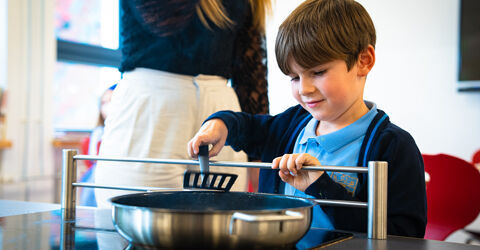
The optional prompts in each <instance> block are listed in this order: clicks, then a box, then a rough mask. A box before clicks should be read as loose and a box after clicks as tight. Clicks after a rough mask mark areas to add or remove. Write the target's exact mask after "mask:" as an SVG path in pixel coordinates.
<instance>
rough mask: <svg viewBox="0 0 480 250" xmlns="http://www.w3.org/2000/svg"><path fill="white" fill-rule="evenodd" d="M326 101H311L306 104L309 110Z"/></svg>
mask: <svg viewBox="0 0 480 250" xmlns="http://www.w3.org/2000/svg"><path fill="white" fill-rule="evenodd" d="M323 101H324V100H323V99H322V100H318V101H309V102H305V104H306V105H307V107H309V108H315V107H316V106H318V105H319V104H320V103H321V102H323Z"/></svg>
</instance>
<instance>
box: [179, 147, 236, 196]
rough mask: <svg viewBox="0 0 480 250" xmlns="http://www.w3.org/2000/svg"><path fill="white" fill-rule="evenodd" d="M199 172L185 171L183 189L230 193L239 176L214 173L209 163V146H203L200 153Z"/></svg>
mask: <svg viewBox="0 0 480 250" xmlns="http://www.w3.org/2000/svg"><path fill="white" fill-rule="evenodd" d="M198 162H199V165H200V172H199V171H189V170H187V171H185V175H184V176H183V188H185V189H192V188H197V189H211V190H220V191H225V192H228V191H230V189H231V188H232V186H233V183H235V180H236V179H237V177H238V175H236V174H225V173H212V172H210V171H209V170H210V167H209V163H208V145H202V146H200V148H199V152H198Z"/></svg>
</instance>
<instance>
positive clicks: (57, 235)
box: [0, 208, 353, 250]
mask: <svg viewBox="0 0 480 250" xmlns="http://www.w3.org/2000/svg"><path fill="white" fill-rule="evenodd" d="M75 218H76V219H75V223H62V219H61V210H54V211H50V212H41V213H31V214H24V215H17V216H8V217H0V249H37V250H43V249H82V250H83V249H85V250H88V249H136V247H135V246H134V245H129V244H128V241H126V240H125V239H124V238H122V237H121V236H120V235H119V234H118V233H117V232H116V231H115V229H114V227H113V224H112V219H111V212H110V210H98V209H89V208H78V209H77V213H76V217H75ZM351 237H353V235H352V234H349V233H344V232H337V231H328V230H323V229H310V231H308V233H307V234H306V235H305V236H304V237H303V238H302V239H301V240H300V241H299V242H297V244H296V245H295V246H294V247H292V249H315V248H317V247H324V246H326V245H329V244H334V243H336V242H339V241H342V240H346V239H349V238H351Z"/></svg>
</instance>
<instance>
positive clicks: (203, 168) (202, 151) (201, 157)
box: [198, 145, 210, 173]
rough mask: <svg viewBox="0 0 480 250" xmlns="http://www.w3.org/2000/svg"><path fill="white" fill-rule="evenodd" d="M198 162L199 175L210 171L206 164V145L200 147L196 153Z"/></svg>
mask: <svg viewBox="0 0 480 250" xmlns="http://www.w3.org/2000/svg"><path fill="white" fill-rule="evenodd" d="M198 162H199V165H200V172H201V173H208V172H209V171H210V167H209V165H208V164H209V162H208V145H201V146H200V147H199V152H198Z"/></svg>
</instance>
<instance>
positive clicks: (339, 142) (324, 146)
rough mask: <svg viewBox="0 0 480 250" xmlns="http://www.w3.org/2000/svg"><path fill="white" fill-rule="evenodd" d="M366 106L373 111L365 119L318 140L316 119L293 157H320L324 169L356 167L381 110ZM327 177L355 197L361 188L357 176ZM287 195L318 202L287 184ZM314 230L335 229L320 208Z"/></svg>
mask: <svg viewBox="0 0 480 250" xmlns="http://www.w3.org/2000/svg"><path fill="white" fill-rule="evenodd" d="M365 104H366V105H367V107H368V108H369V109H370V110H369V111H368V112H367V113H366V114H365V115H363V116H362V117H361V118H360V119H358V120H357V121H355V122H354V123H352V124H350V125H348V126H346V127H344V128H342V129H340V130H338V131H335V132H332V133H330V134H326V135H320V136H317V135H316V133H315V131H316V128H317V126H318V121H317V120H315V118H312V119H311V120H310V121H309V122H308V124H307V125H306V126H305V128H304V129H303V130H302V131H301V132H300V134H299V135H298V137H297V140H296V142H295V147H294V149H293V153H308V154H310V155H312V156H314V157H316V158H317V159H318V160H319V161H320V163H321V164H322V165H331V166H356V165H357V161H358V155H359V153H360V147H361V146H362V142H363V138H364V137H365V133H366V132H367V129H368V126H369V125H370V123H371V122H372V120H373V118H374V117H375V115H376V114H377V113H378V112H377V106H376V105H375V104H374V103H371V102H368V101H365ZM325 173H326V174H328V175H329V176H330V178H331V179H332V180H333V181H335V182H337V183H339V184H341V185H342V186H344V187H345V188H346V189H347V191H348V192H350V193H352V196H353V194H354V193H355V191H356V188H357V186H358V176H357V174H356V173H340V172H329V171H327V172H325ZM285 194H286V195H294V196H299V197H306V198H315V197H313V196H310V195H307V194H305V193H304V192H302V191H299V190H297V189H295V188H294V187H293V186H291V185H289V184H285ZM312 227H318V228H327V229H335V228H334V227H333V225H332V223H331V222H330V219H329V218H328V216H327V215H326V214H325V213H324V212H323V210H322V208H321V207H320V206H318V205H317V206H314V207H313V220H312Z"/></svg>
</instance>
